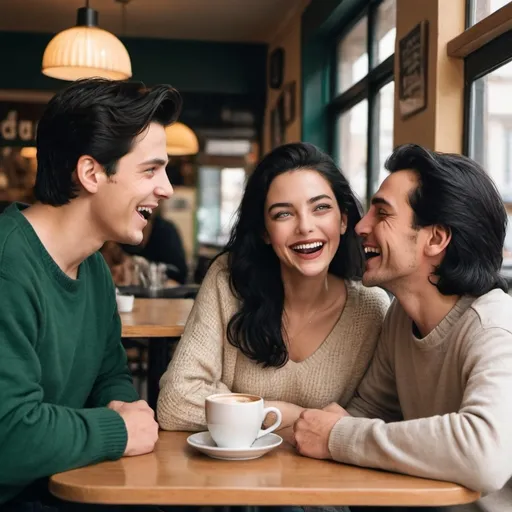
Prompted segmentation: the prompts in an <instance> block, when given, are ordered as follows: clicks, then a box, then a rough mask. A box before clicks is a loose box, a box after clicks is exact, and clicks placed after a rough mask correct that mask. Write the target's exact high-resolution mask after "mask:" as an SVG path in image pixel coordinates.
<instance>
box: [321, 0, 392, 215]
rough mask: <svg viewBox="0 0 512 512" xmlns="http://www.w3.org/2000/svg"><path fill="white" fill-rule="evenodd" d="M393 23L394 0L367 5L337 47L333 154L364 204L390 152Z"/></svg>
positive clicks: (331, 105) (331, 110)
mask: <svg viewBox="0 0 512 512" xmlns="http://www.w3.org/2000/svg"><path fill="white" fill-rule="evenodd" d="M395 24H396V5H395V0H382V1H375V2H371V3H370V5H369V6H368V7H367V8H366V9H365V11H364V12H362V13H361V15H360V16H359V17H358V18H357V19H356V20H355V21H354V23H353V24H352V26H350V27H349V28H348V30H346V31H344V32H343V33H342V34H341V35H340V37H339V38H338V39H337V41H336V45H335V52H334V55H335V65H334V66H333V69H334V72H333V77H332V83H331V98H332V100H331V101H330V103H329V107H328V108H329V118H330V119H331V126H330V133H331V134H332V136H331V146H332V147H331V150H332V153H333V154H335V155H336V158H337V161H338V163H339V165H340V167H341V169H342V171H343V173H344V174H345V175H346V176H347V179H348V180H349V182H350V184H351V186H352V188H353V190H354V192H355V193H356V194H357V196H358V197H359V198H360V199H361V201H362V202H363V204H365V205H366V204H367V202H368V200H369V198H370V196H371V195H372V194H373V193H374V192H375V190H376V189H377V188H378V187H379V185H380V183H381V182H382V180H383V179H384V178H385V176H386V174H385V172H384V162H385V159H386V158H387V156H388V155H389V153H390V152H391V150H392V147H393V103H394V84H393V58H394V57H393V54H394V48H395V35H396V29H395Z"/></svg>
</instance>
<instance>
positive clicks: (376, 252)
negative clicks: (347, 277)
mask: <svg viewBox="0 0 512 512" xmlns="http://www.w3.org/2000/svg"><path fill="white" fill-rule="evenodd" d="M364 255H365V257H366V259H367V260H369V259H371V258H375V256H380V249H378V248H377V247H369V246H366V247H365V248H364Z"/></svg>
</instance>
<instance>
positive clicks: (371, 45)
mask: <svg viewBox="0 0 512 512" xmlns="http://www.w3.org/2000/svg"><path fill="white" fill-rule="evenodd" d="M377 9H378V6H377V5H376V4H374V5H372V6H370V9H369V10H368V124H367V125H366V204H370V197H371V195H372V188H373V186H372V183H373V174H374V171H375V148H374V144H375V141H376V140H378V131H377V137H376V136H375V123H374V120H375V87H374V86H373V83H372V81H373V80H372V79H373V78H374V77H375V76H376V73H375V69H374V64H375V63H376V60H377V53H378V52H377V44H378V43H377V41H376V37H375V31H376V27H377ZM377 152H378V151H377Z"/></svg>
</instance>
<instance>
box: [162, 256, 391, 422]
mask: <svg viewBox="0 0 512 512" xmlns="http://www.w3.org/2000/svg"><path fill="white" fill-rule="evenodd" d="M346 285H347V290H348V294H347V300H346V303H345V308H344V310H343V313H342V314H341V315H340V318H339V320H338V322H337V323H336V325H335V326H334V328H333V330H332V331H331V333H330V334H329V335H328V336H327V338H326V339H325V340H324V342H323V343H322V345H321V346H320V347H319V348H318V349H317V350H316V351H315V352H314V353H313V354H312V355H311V356H310V357H308V358H307V359H305V360H304V361H302V362H300V363H295V362H293V361H288V363H287V364H286V365H285V366H284V367H282V368H262V367H261V366H260V365H257V364H256V363H254V362H253V361H251V360H249V359H248V358H247V357H245V356H244V355H243V354H242V353H241V352H240V351H239V350H238V349H236V348H234V347H233V346H232V345H230V344H229V342H228V341H227V335H226V329H227V325H228V322H229V320H230V319H231V317H232V316H233V314H234V313H235V312H236V311H237V308H238V307H239V304H238V301H237V300H236V298H235V297H234V296H233V294H232V293H231V291H230V287H229V280H228V272H227V268H226V259H225V257H221V258H219V259H217V260H216V261H215V262H214V263H213V265H212V266H211V267H210V269H209V271H208V273H207V275H206V277H205V279H204V281H203V284H202V286H201V289H200V291H199V294H198V296H197V298H196V301H195V304H194V307H193V309H192V311H191V314H190V316H189V319H188V321H187V325H186V326H185V332H184V334H183V336H182V338H181V340H180V342H179V344H178V346H177V348H176V352H175V354H174V356H173V359H172V361H171V363H170V365H169V368H168V369H167V371H166V372H165V374H164V375H163V377H162V379H161V381H160V388H161V389H160V396H159V397H158V421H159V423H160V426H161V427H162V428H164V429H166V430H205V429H206V423H205V416H204V400H205V398H206V397H207V396H209V395H212V394H214V393H224V392H227V393H229V392H242V393H254V394H257V395H260V396H262V397H263V398H265V399H266V400H282V401H285V402H291V403H294V404H296V405H300V406H302V407H324V406H325V405H327V404H328V403H330V402H333V401H334V402H336V401H337V402H339V403H341V404H347V403H348V402H349V400H350V399H351V398H352V396H353V394H354V392H355V390H356V388H357V385H358V384H359V382H360V381H361V379H362V377H363V375H364V373H365V371H366V370H367V368H368V366H369V363H370V360H371V358H372V355H373V353H374V350H375V346H376V343H377V339H378V337H379V334H380V330H381V325H382V321H383V319H384V316H385V314H386V310H387V308H388V305H389V299H388V297H387V295H386V293H385V292H384V291H382V290H379V289H369V288H365V287H363V286H362V285H361V284H360V283H356V282H352V281H347V282H346Z"/></svg>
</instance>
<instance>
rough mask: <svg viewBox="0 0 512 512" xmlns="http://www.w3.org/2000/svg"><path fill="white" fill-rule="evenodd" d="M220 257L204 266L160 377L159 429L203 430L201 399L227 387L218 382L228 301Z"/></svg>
mask: <svg viewBox="0 0 512 512" xmlns="http://www.w3.org/2000/svg"><path fill="white" fill-rule="evenodd" d="M221 262H222V259H221V258H219V259H217V261H215V262H214V263H213V264H212V266H211V267H210V269H209V270H208V273H207V275H206V276H205V278H204V281H203V283H202V285H201V289H200V290H199V293H198V295H197V298H196V300H195V303H194V307H193V308H192V311H191V313H190V316H189V318H188V320H187V324H186V326H185V331H184V333H183V336H182V338H181V340H180V342H179V344H178V346H177V347H176V352H175V353H174V355H173V358H172V361H171V363H170V364H169V367H168V369H167V371H166V372H165V373H164V375H163V376H162V379H161V380H160V388H161V389H160V394H159V397H158V406H157V417H158V422H159V424H160V426H161V427H162V428H163V429H165V430H191V431H199V430H205V429H206V419H205V414H204V401H205V398H206V397H208V396H209V395H213V394H215V393H229V392H230V390H229V388H228V387H227V386H226V384H224V383H223V382H222V373H223V372H222V369H223V345H224V338H225V336H226V326H225V325H224V322H223V320H222V318H223V317H222V307H223V304H224V302H225V301H226V300H228V298H227V297H226V294H228V293H229V286H228V284H227V283H225V282H223V280H224V281H226V280H227V279H226V277H225V275H226V271H225V269H223V268H222V263H221ZM223 274H224V275H223Z"/></svg>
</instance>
